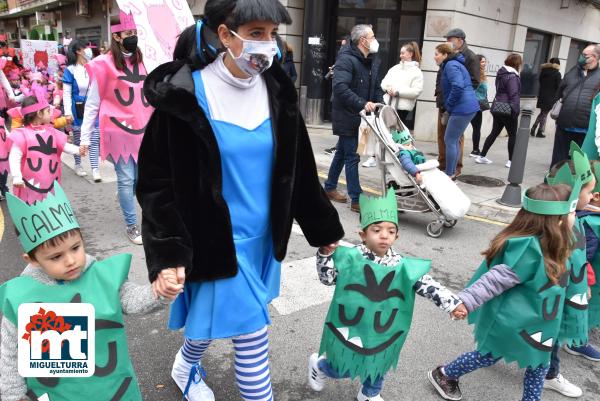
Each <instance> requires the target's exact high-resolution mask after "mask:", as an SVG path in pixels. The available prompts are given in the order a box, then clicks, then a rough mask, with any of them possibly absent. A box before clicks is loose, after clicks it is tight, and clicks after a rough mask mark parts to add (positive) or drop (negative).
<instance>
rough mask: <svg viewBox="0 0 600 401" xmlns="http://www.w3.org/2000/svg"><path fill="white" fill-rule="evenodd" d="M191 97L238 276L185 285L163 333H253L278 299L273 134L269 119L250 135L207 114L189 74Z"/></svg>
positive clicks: (200, 86) (198, 78)
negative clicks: (200, 117)
mask: <svg viewBox="0 0 600 401" xmlns="http://www.w3.org/2000/svg"><path fill="white" fill-rule="evenodd" d="M193 78H194V86H195V90H196V98H197V100H198V103H199V104H200V107H201V108H202V110H203V111H204V113H205V114H206V116H207V118H208V120H209V121H210V125H211V127H212V129H213V132H214V133H215V137H216V139H217V143H218V146H219V152H220V154H221V169H222V177H223V197H224V198H225V201H226V203H227V206H228V208H229V214H230V216H231V225H232V228H233V240H234V244H235V250H236V256H237V263H238V273H237V275H236V276H235V277H231V278H227V279H221V280H215V281H205V282H186V283H185V288H184V292H183V294H180V295H179V297H177V299H176V300H175V301H174V302H173V304H172V306H171V313H170V316H169V328H170V329H173V330H178V329H180V328H182V327H185V331H184V334H185V336H186V337H187V338H189V339H192V340H207V339H215V338H228V337H234V336H238V335H242V334H248V333H252V332H255V331H257V330H259V329H261V328H263V327H264V326H265V325H267V324H269V323H270V322H271V320H270V318H269V310H268V304H269V303H270V302H271V300H273V299H274V298H276V297H277V296H278V295H279V285H280V272H281V264H280V263H279V262H278V261H277V260H276V259H275V256H274V254H273V240H272V236H271V226H270V209H271V205H270V202H271V177H272V171H273V154H274V153H273V152H274V150H273V133H272V129H271V119H270V118H267V119H266V120H265V121H264V122H263V123H262V124H260V125H259V126H258V127H256V128H255V129H252V130H248V129H245V128H243V127H240V126H237V125H235V124H232V123H229V122H225V121H215V120H213V119H212V117H211V115H210V109H209V107H208V103H207V98H206V93H205V90H204V82H203V80H202V74H201V71H195V72H194V73H193Z"/></svg>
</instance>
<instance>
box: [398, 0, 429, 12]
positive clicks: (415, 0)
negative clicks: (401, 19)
mask: <svg viewBox="0 0 600 401" xmlns="http://www.w3.org/2000/svg"><path fill="white" fill-rule="evenodd" d="M424 8H425V0H402V11H423V9H424Z"/></svg>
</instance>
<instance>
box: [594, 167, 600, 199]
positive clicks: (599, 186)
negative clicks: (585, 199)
mask: <svg viewBox="0 0 600 401" xmlns="http://www.w3.org/2000/svg"><path fill="white" fill-rule="evenodd" d="M592 173H593V174H594V177H595V178H596V186H595V187H594V192H600V163H598V162H596V163H594V164H592Z"/></svg>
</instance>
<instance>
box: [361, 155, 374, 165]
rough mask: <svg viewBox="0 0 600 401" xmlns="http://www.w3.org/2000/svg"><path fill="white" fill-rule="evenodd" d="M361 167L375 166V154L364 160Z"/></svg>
mask: <svg viewBox="0 0 600 401" xmlns="http://www.w3.org/2000/svg"><path fill="white" fill-rule="evenodd" d="M362 166H363V167H375V166H377V161H376V160H375V156H371V157H369V158H368V159H367V161H366V162H364V163H363V164H362Z"/></svg>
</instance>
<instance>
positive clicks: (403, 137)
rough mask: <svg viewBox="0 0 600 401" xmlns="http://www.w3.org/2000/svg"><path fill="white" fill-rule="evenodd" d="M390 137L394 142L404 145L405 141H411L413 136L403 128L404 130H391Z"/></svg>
mask: <svg viewBox="0 0 600 401" xmlns="http://www.w3.org/2000/svg"><path fill="white" fill-rule="evenodd" d="M392 139H393V140H394V142H396V143H399V144H400V145H404V144H405V143H408V142H412V140H413V138H412V136H411V135H410V132H409V131H408V130H407V129H405V130H404V131H397V130H394V131H392Z"/></svg>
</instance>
